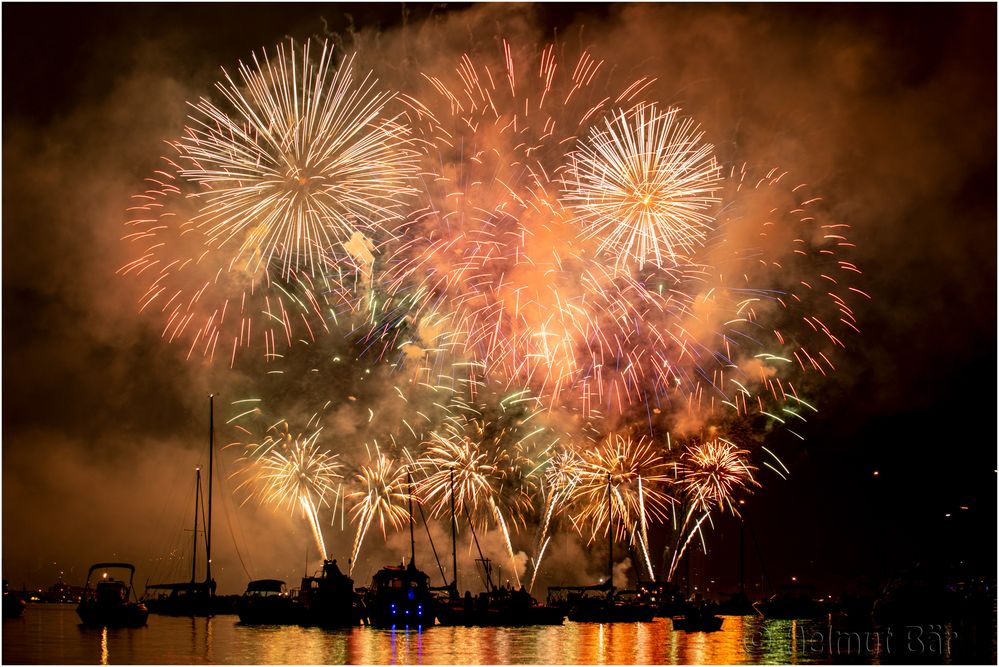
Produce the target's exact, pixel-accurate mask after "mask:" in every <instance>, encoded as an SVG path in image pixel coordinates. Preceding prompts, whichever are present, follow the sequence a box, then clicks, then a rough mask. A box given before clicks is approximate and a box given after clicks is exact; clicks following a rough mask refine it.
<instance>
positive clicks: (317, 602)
mask: <svg viewBox="0 0 999 667" xmlns="http://www.w3.org/2000/svg"><path fill="white" fill-rule="evenodd" d="M297 604H298V617H299V620H298V623H299V624H301V625H310V626H318V627H321V628H345V627H350V626H352V625H357V624H358V621H359V616H358V611H357V604H356V601H355V595H354V580H353V579H351V578H350V577H348V576H347V575H345V574H344V573H343V572H341V571H340V568H339V567H338V566H337V563H336V561H335V560H325V561H323V569H322V573H321V574H320V576H318V577H302V587H301V588H300V589H299V591H298V602H297Z"/></svg>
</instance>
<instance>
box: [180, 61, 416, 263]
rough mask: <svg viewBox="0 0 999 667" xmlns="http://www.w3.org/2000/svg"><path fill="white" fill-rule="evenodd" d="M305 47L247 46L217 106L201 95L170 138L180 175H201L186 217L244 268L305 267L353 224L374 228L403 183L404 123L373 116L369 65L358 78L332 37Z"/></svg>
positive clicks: (389, 216)
mask: <svg viewBox="0 0 999 667" xmlns="http://www.w3.org/2000/svg"><path fill="white" fill-rule="evenodd" d="M310 47H311V43H310V42H306V43H305V44H304V46H303V47H301V49H296V47H295V44H294V42H291V43H290V45H289V47H288V49H287V50H286V49H285V47H284V45H283V44H282V45H280V46H278V48H277V50H276V53H275V54H274V57H273V59H272V58H271V57H270V56H268V55H267V54H266V53H265V54H264V55H263V58H262V59H259V58H258V57H257V56H256V55H255V54H254V56H253V65H252V66H250V65H247V64H244V63H240V65H239V68H238V73H239V82H238V83H237V82H236V81H235V80H234V79H233V77H232V76H230V74H229V73H228V72H225V73H224V74H225V81H224V82H221V83H219V84H217V85H216V88H217V89H218V91H219V93H220V94H221V95H222V97H223V98H224V99H225V100H226V102H227V103H228V104H227V106H226V108H220V107H219V106H217V105H216V104H215V103H213V102H211V101H209V100H206V99H201V100H200V101H199V102H198V103H197V104H195V105H193V114H192V116H191V121H192V125H191V127H190V128H188V131H187V134H186V135H185V136H184V137H183V138H182V139H181V140H180V141H179V142H178V143H177V147H178V150H179V152H180V155H181V160H182V164H183V165H184V168H183V169H182V171H181V176H182V177H183V178H184V179H186V180H188V181H190V182H192V183H196V184H199V185H201V186H203V189H202V190H201V191H200V192H198V193H196V194H195V195H194V196H195V197H196V198H197V199H198V200H199V202H200V205H201V212H200V213H199V214H198V215H197V216H196V217H195V218H194V223H195V225H196V226H197V227H199V228H202V229H203V230H204V232H205V236H206V240H207V243H208V244H209V245H210V246H211V247H215V248H226V247H228V246H232V247H233V253H234V255H235V258H236V260H237V262H238V263H239V264H241V265H242V266H243V267H245V269H247V270H249V271H250V272H254V273H255V272H256V271H258V270H260V269H261V268H262V267H267V266H270V265H271V264H272V263H273V260H275V259H276V260H277V261H278V263H279V265H280V267H281V273H282V275H284V274H285V273H287V272H288V271H289V270H295V271H299V270H301V269H302V268H304V267H307V268H309V269H310V271H311V272H312V273H313V275H315V273H316V271H317V270H319V269H321V268H322V259H321V254H318V253H323V252H324V251H325V250H326V249H329V248H333V247H334V246H335V245H336V244H342V243H346V242H348V241H349V240H350V238H351V237H352V236H353V235H354V233H355V232H357V231H363V232H364V233H365V234H366V235H368V236H377V235H379V234H380V233H381V232H383V231H384V228H385V226H386V225H390V224H392V223H394V222H397V221H399V220H400V218H401V216H400V213H399V209H400V208H401V206H402V203H403V201H404V199H405V197H406V195H407V194H411V193H412V184H411V178H412V176H413V175H414V173H415V172H414V168H415V164H414V159H413V158H414V153H413V152H412V151H410V150H408V149H407V148H406V147H405V141H406V135H407V130H406V128H405V127H404V126H403V125H401V124H399V123H398V122H397V120H396V119H394V118H393V119H386V118H384V117H383V116H384V113H385V110H386V105H387V103H388V102H389V101H390V100H391V99H392V97H393V95H392V94H390V93H386V92H379V91H376V90H375V85H376V83H377V82H376V81H374V80H372V78H371V75H370V74H369V75H367V76H365V77H364V78H363V79H361V80H360V81H358V80H357V77H355V74H354V64H353V56H351V57H350V58H348V59H347V60H346V61H345V62H343V63H342V64H341V65H340V66H339V67H334V66H333V60H334V58H333V49H332V47H330V46H329V45H328V44H324V45H323V48H322V52H321V53H320V55H319V59H318V62H316V61H314V60H313V59H312V57H311V55H310Z"/></svg>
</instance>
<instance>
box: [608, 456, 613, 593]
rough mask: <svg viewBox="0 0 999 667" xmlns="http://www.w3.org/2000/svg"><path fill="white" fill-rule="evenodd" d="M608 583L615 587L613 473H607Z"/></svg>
mask: <svg viewBox="0 0 999 667" xmlns="http://www.w3.org/2000/svg"><path fill="white" fill-rule="evenodd" d="M607 583H608V584H610V587H611V590H613V589H614V507H613V505H612V504H611V475H610V473H607Z"/></svg>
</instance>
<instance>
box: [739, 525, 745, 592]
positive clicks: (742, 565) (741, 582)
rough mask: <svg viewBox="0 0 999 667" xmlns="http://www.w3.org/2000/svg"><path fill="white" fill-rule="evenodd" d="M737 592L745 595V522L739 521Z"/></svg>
mask: <svg viewBox="0 0 999 667" xmlns="http://www.w3.org/2000/svg"><path fill="white" fill-rule="evenodd" d="M739 592H740V593H742V594H743V595H745V594H746V522H745V521H742V520H740V521H739Z"/></svg>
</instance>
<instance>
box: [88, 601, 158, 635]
mask: <svg viewBox="0 0 999 667" xmlns="http://www.w3.org/2000/svg"><path fill="white" fill-rule="evenodd" d="M76 614H77V615H78V616H79V617H80V622H81V623H82V624H83V625H86V626H88V627H95V628H99V627H107V628H141V627H142V626H144V625H145V624H146V621H147V620H148V619H149V610H148V609H146V606H145V605H144V604H141V603H135V602H130V603H127V604H122V605H104V604H99V603H95V602H89V601H88V602H81V603H80V605H79V606H78V607H77V608H76Z"/></svg>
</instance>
